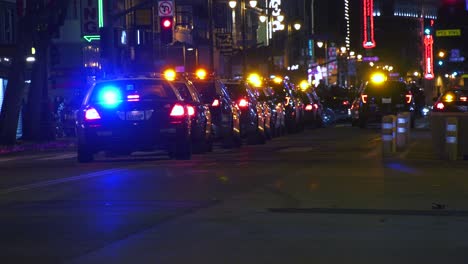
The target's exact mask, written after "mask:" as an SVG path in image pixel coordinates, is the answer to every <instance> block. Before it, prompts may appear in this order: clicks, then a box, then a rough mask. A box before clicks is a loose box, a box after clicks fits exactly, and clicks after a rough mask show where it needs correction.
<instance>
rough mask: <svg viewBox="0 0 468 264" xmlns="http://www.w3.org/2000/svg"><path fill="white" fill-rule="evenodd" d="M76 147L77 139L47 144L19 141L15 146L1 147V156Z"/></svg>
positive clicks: (54, 141) (66, 139)
mask: <svg viewBox="0 0 468 264" xmlns="http://www.w3.org/2000/svg"><path fill="white" fill-rule="evenodd" d="M75 147H76V138H74V137H69V138H59V139H56V140H53V141H46V142H27V141H26V142H25V141H18V142H17V144H15V145H13V146H2V145H0V156H1V155H10V154H15V153H23V152H30V151H53V150H64V149H70V150H71V149H74V148H75Z"/></svg>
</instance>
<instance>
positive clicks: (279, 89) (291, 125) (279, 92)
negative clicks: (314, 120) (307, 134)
mask: <svg viewBox="0 0 468 264" xmlns="http://www.w3.org/2000/svg"><path fill="white" fill-rule="evenodd" d="M269 86H270V87H271V88H272V89H273V91H274V97H275V99H276V103H280V102H282V103H283V105H284V109H285V123H286V128H287V131H288V132H289V133H294V132H298V131H300V130H301V129H303V127H304V103H303V102H302V101H301V99H300V98H299V97H298V96H297V94H296V91H295V86H294V84H293V83H292V82H291V81H290V80H289V79H288V78H282V77H278V76H276V77H274V78H272V80H270V82H269Z"/></svg>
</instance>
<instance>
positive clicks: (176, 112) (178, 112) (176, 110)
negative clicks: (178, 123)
mask: <svg viewBox="0 0 468 264" xmlns="http://www.w3.org/2000/svg"><path fill="white" fill-rule="evenodd" d="M170 115H171V116H174V117H180V116H184V115H185V109H184V107H183V106H182V105H180V104H176V105H174V107H172V110H171V114H170Z"/></svg>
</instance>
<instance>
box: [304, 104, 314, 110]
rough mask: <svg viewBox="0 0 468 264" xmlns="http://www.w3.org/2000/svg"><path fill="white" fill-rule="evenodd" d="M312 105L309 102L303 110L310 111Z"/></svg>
mask: <svg viewBox="0 0 468 264" xmlns="http://www.w3.org/2000/svg"><path fill="white" fill-rule="evenodd" d="M312 109H313V106H312V105H311V104H308V105H306V107H305V110H306V111H312Z"/></svg>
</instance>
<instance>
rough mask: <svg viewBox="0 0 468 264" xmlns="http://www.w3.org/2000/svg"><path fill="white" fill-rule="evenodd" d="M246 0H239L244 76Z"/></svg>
mask: <svg viewBox="0 0 468 264" xmlns="http://www.w3.org/2000/svg"><path fill="white" fill-rule="evenodd" d="M245 1H246V0H241V26H242V75H243V76H244V77H245V76H246V74H247V58H246V55H247V54H246V49H247V38H246V6H245Z"/></svg>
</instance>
